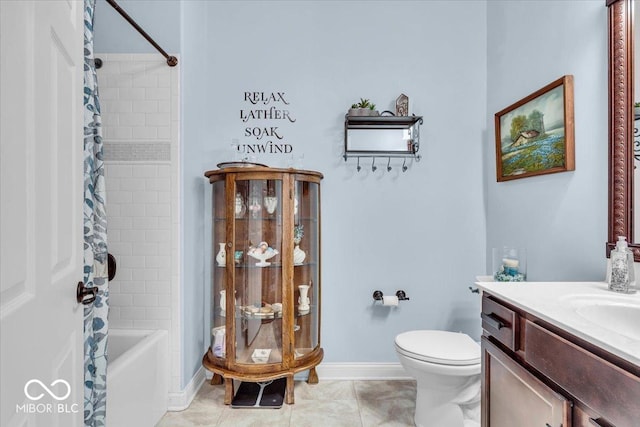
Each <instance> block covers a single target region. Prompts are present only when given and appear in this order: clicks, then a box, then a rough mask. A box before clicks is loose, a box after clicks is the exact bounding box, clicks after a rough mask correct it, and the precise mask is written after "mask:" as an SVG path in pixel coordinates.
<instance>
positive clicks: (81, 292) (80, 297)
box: [76, 281, 98, 305]
mask: <svg viewBox="0 0 640 427" xmlns="http://www.w3.org/2000/svg"><path fill="white" fill-rule="evenodd" d="M97 293H98V288H87V287H86V286H85V285H84V282H82V281H80V282H78V286H77V287H76V301H78V304H84V305H89V304H91V303H93V302H94V301H95V300H96V294H97ZM89 295H90V297H89V298H87V299H85V297H86V296H89Z"/></svg>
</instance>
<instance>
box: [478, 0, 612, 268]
mask: <svg viewBox="0 0 640 427" xmlns="http://www.w3.org/2000/svg"><path fill="white" fill-rule="evenodd" d="M606 12H607V10H606V7H605V4H604V2H603V1H602V2H601V1H554V2H549V1H515V2H514V1H490V2H488V3H487V33H488V41H487V47H488V49H487V52H488V53H487V77H488V79H487V82H488V85H487V89H488V90H487V94H488V96H487V109H488V113H489V114H488V116H487V128H488V129H489V133H488V134H489V138H488V139H486V140H485V141H484V144H485V145H484V148H483V153H484V155H483V157H484V163H485V165H486V169H485V174H486V177H485V178H486V181H487V188H486V194H487V253H488V254H489V256H488V258H490V257H491V248H492V247H500V246H503V245H513V246H524V247H526V248H527V251H528V257H527V259H528V274H529V280H603V279H604V274H605V270H606V258H605V242H606V240H607V179H608V178H607V170H608V169H607V155H608V154H607V153H608V151H607V14H606ZM565 74H573V76H574V94H575V150H576V156H575V157H576V170H575V171H574V172H565V173H558V174H552V175H545V176H539V177H533V178H526V179H520V180H514V181H510V182H502V183H497V182H496V178H495V148H494V147H495V145H494V144H495V143H494V138H495V133H494V127H493V114H494V113H495V112H497V111H500V110H502V109H503V108H505V107H507V106H508V105H511V104H512V103H513V102H515V101H517V100H519V99H521V98H523V97H525V96H527V95H529V94H530V93H532V92H534V91H536V90H538V89H539V88H541V87H543V86H544V85H546V84H547V83H550V82H552V81H554V80H556V79H558V78H559V77H561V76H562V75H565ZM489 261H490V260H489Z"/></svg>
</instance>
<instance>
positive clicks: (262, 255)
mask: <svg viewBox="0 0 640 427" xmlns="http://www.w3.org/2000/svg"><path fill="white" fill-rule="evenodd" d="M278 253H279V252H278V250H277V249H273V248H271V247H269V244H268V243H267V242H260V244H259V245H258V246H249V250H248V251H247V254H248V255H249V256H250V257H252V258H255V259H257V260H259V261H260V262H257V263H256V266H258V267H267V266H269V265H271V263H270V262H266V260H268V259H270V258H273V257H274V256H276V255H278Z"/></svg>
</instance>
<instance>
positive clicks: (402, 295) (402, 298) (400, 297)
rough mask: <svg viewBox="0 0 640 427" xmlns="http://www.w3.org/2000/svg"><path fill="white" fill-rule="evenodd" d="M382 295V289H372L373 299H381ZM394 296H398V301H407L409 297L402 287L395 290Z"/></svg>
mask: <svg viewBox="0 0 640 427" xmlns="http://www.w3.org/2000/svg"><path fill="white" fill-rule="evenodd" d="M383 296H384V294H383V293H382V291H373V299H374V301H382V297H383ZM396 296H397V297H398V301H409V297H408V296H407V294H406V292H405V291H403V290H402V289H400V290H398V291H396Z"/></svg>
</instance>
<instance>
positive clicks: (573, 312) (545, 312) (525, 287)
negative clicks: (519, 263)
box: [476, 282, 640, 366]
mask: <svg viewBox="0 0 640 427" xmlns="http://www.w3.org/2000/svg"><path fill="white" fill-rule="evenodd" d="M476 285H477V286H478V287H479V288H480V289H482V290H483V291H487V292H489V293H490V294H492V295H494V296H496V297H498V298H500V299H502V300H504V301H506V302H508V303H510V304H512V305H514V306H516V307H520V308H522V309H523V310H525V311H527V312H529V313H531V314H533V315H534V316H537V317H539V318H540V319H542V320H545V321H547V322H549V323H551V324H553V325H555V326H558V327H560V328H562V329H564V330H566V331H567V332H569V333H571V334H573V335H575V336H577V337H579V338H582V339H584V340H586V341H588V342H590V343H592V344H595V345H597V346H598V347H601V348H603V349H605V350H607V351H609V352H610V353H613V354H615V355H617V356H620V357H621V358H623V359H625V360H627V361H629V362H631V363H633V364H635V365H637V366H640V338H639V337H640V322H637V316H635V314H634V313H637V312H636V311H635V310H636V309H640V293H636V294H631V295H627V294H619V293H615V292H611V291H609V290H608V289H607V284H606V283H604V282H476ZM597 305H600V306H602V305H605V306H607V305H609V306H613V307H605V308H612V309H613V310H616V307H622V308H623V309H624V308H629V311H625V310H617V311H616V319H613V318H612V320H611V321H610V322H604V321H601V319H595V318H592V317H591V316H590V315H589V312H588V310H586V311H585V310H584V307H587V306H588V307H590V308H593V306H597ZM597 308H602V307H597ZM617 313H620V315H619V316H618V315H617ZM632 317H633V318H632ZM615 322H619V325H616V324H615Z"/></svg>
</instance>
